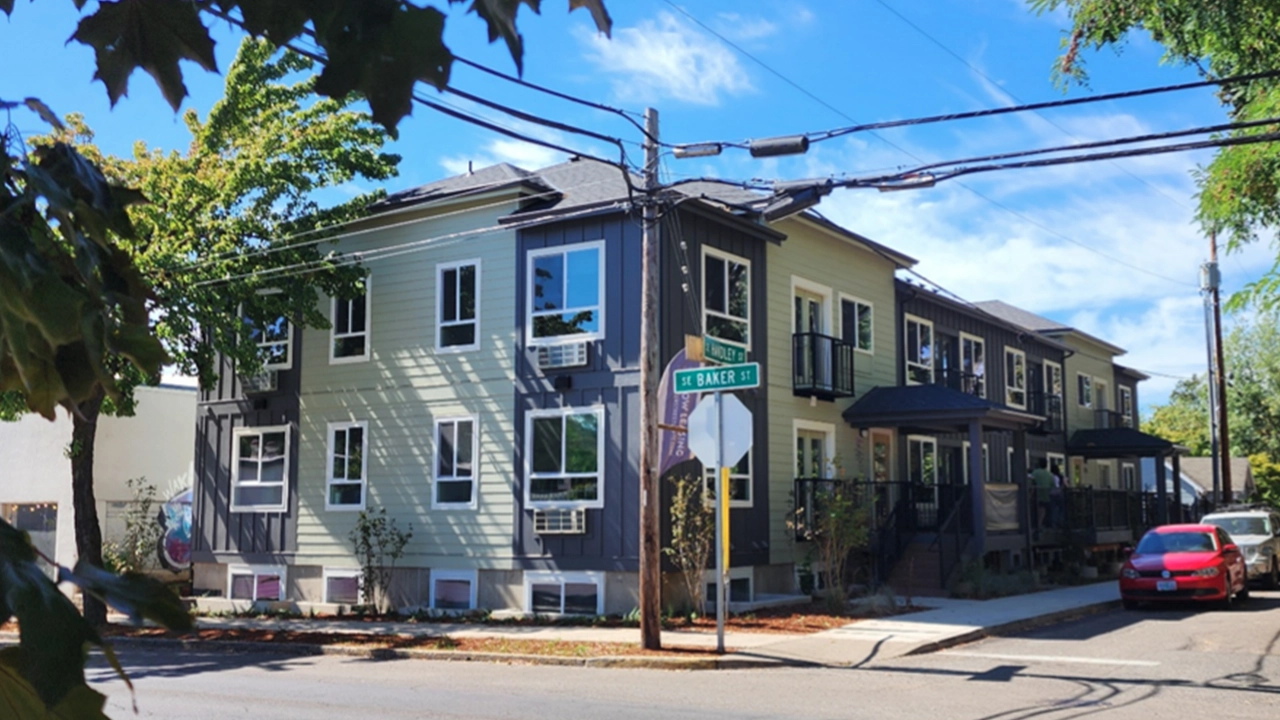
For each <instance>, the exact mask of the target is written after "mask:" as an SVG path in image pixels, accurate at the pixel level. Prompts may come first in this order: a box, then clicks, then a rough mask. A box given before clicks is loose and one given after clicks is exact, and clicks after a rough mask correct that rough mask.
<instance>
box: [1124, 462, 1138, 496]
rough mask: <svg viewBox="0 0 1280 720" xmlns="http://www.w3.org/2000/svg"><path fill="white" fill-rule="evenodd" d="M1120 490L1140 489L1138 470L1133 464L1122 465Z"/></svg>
mask: <svg viewBox="0 0 1280 720" xmlns="http://www.w3.org/2000/svg"><path fill="white" fill-rule="evenodd" d="M1120 489H1121V490H1137V489H1138V469H1137V468H1136V467H1135V466H1134V464H1133V463H1120Z"/></svg>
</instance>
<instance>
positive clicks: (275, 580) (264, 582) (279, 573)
mask: <svg viewBox="0 0 1280 720" xmlns="http://www.w3.org/2000/svg"><path fill="white" fill-rule="evenodd" d="M227 597H229V598H231V599H232V600H254V601H257V600H263V601H268V602H278V601H280V600H284V568H283V567H276V566H263V565H253V566H250V565H232V566H231V567H229V568H227Z"/></svg>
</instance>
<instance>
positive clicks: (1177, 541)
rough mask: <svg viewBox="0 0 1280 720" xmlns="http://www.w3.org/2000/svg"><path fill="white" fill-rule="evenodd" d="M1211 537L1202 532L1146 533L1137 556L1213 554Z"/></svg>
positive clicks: (1139, 545) (1139, 544)
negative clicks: (1181, 553)
mask: <svg viewBox="0 0 1280 720" xmlns="http://www.w3.org/2000/svg"><path fill="white" fill-rule="evenodd" d="M1214 549H1215V548H1214V546H1213V536H1212V535H1210V534H1209V533H1202V532H1168V533H1155V532H1153V533H1147V535H1146V537H1144V538H1142V542H1140V543H1138V549H1137V553H1138V554H1139V555H1164V554H1165V553H1177V552H1213V551H1214Z"/></svg>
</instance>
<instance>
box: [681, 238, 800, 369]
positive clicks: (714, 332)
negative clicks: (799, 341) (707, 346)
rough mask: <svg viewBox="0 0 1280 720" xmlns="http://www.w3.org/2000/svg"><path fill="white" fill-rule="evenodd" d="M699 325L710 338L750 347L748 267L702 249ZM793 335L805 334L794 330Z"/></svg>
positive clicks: (748, 264) (744, 262) (738, 261)
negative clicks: (700, 321)
mask: <svg viewBox="0 0 1280 720" xmlns="http://www.w3.org/2000/svg"><path fill="white" fill-rule="evenodd" d="M702 308H703V310H702V325H703V329H704V332H706V334H707V335H710V336H711V337H714V338H718V339H720V340H727V341H729V342H734V343H738V344H740V345H747V346H750V345H751V264H750V263H749V262H748V261H747V260H745V259H744V258H740V257H737V256H736V255H730V254H728V253H723V252H720V251H718V250H712V249H711V248H707V247H704V248H703V251H702ZM796 332H804V330H802V329H800V328H796Z"/></svg>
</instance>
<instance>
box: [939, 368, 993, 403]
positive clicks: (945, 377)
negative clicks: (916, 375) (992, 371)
mask: <svg viewBox="0 0 1280 720" xmlns="http://www.w3.org/2000/svg"><path fill="white" fill-rule="evenodd" d="M933 383H934V384H935V385H942V386H943V387H947V388H950V389H952V390H956V391H959V392H962V393H967V394H969V395H977V396H978V397H987V376H986V375H976V374H974V373H967V372H961V371H960V370H959V369H957V368H941V369H938V370H936V371H934V373H933Z"/></svg>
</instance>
